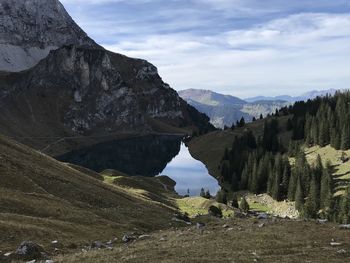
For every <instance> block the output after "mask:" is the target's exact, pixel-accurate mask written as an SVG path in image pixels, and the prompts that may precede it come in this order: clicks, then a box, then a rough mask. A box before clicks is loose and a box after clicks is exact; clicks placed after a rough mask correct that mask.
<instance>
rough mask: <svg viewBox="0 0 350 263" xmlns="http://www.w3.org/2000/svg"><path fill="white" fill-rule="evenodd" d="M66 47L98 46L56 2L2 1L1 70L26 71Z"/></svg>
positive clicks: (0, 3) (34, 0) (0, 13)
mask: <svg viewBox="0 0 350 263" xmlns="http://www.w3.org/2000/svg"><path fill="white" fill-rule="evenodd" d="M69 44H74V45H87V46H91V47H92V46H96V47H97V44H96V43H95V42H94V41H93V40H91V39H90V38H89V37H88V36H87V35H86V33H85V32H84V31H83V30H81V29H80V27H79V26H78V25H77V24H76V23H75V22H74V21H73V19H72V18H71V17H70V16H69V14H68V13H67V12H66V10H65V9H64V7H63V5H62V4H61V3H60V2H59V1H58V0H45V1H44V0H1V2H0V71H10V72H16V71H21V70H25V69H28V68H30V67H32V66H34V65H35V64H37V63H38V62H39V61H40V60H41V59H43V58H45V57H46V56H47V55H48V54H49V52H50V50H53V49H57V48H59V47H61V46H62V45H69Z"/></svg>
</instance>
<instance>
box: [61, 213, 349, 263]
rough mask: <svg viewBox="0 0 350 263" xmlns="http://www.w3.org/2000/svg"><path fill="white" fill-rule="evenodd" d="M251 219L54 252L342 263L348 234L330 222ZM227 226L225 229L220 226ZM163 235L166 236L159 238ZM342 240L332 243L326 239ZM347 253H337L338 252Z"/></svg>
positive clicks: (112, 257)
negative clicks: (78, 250)
mask: <svg viewBox="0 0 350 263" xmlns="http://www.w3.org/2000/svg"><path fill="white" fill-rule="evenodd" d="M260 223H261V221H257V220H255V219H227V220H214V221H213V220H211V222H210V223H209V224H208V225H207V226H206V228H205V229H204V231H201V230H197V229H196V227H194V226H192V227H188V228H178V229H173V230H168V231H161V232H159V231H158V232H155V233H152V234H151V238H150V239H148V240H144V241H136V242H135V243H132V244H130V245H128V246H126V245H122V244H121V245H119V246H117V247H115V248H114V249H113V250H112V251H107V250H101V251H92V252H88V253H78V254H74V255H67V256H59V257H56V258H55V260H56V261H57V262H62V263H63V262H65V263H74V262H86V263H92V262H101V263H104V262H105V263H107V262H109V263H111V262H191V263H194V262H229V263H232V262H236V263H239V262H268V263H271V262H287V263H288V262H315V263H322V262H325V263H329V262H342V263H344V262H347V260H348V259H349V256H350V254H349V251H350V243H349V232H348V231H346V230H340V229H338V228H336V227H335V226H334V225H332V224H326V225H318V224H316V223H314V222H297V221H284V220H283V221H282V220H277V221H275V222H273V221H271V220H269V221H268V222H266V223H265V225H264V226H263V227H259V224H260ZM224 224H227V225H228V227H229V228H223V225H224ZM162 238H164V239H165V240H163V241H162V240H161V239H162ZM332 238H333V239H335V240H336V241H337V242H340V243H342V245H341V246H338V247H332V246H331V245H330V242H331V240H332ZM342 249H343V250H345V251H347V252H345V253H340V252H338V251H340V250H342Z"/></svg>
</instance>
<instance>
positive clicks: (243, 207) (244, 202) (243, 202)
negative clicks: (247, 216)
mask: <svg viewBox="0 0 350 263" xmlns="http://www.w3.org/2000/svg"><path fill="white" fill-rule="evenodd" d="M239 208H240V209H241V210H242V211H244V212H248V211H249V209H250V208H249V204H248V202H247V200H246V199H245V198H244V197H242V199H241V203H240V204H239Z"/></svg>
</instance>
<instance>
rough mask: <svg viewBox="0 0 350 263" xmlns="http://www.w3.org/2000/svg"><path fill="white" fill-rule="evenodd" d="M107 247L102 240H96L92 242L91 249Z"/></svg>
mask: <svg viewBox="0 0 350 263" xmlns="http://www.w3.org/2000/svg"><path fill="white" fill-rule="evenodd" d="M103 248H106V245H105V244H103V243H102V242H101V241H94V242H92V244H91V249H103Z"/></svg>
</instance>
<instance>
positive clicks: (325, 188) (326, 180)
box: [320, 164, 333, 216]
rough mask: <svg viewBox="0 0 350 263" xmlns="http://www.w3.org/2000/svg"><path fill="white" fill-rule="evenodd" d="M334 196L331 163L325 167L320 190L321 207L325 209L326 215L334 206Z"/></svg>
mask: <svg viewBox="0 0 350 263" xmlns="http://www.w3.org/2000/svg"><path fill="white" fill-rule="evenodd" d="M332 198H333V178H332V176H331V174H330V165H329V164H328V165H327V167H326V168H325V169H323V173H322V179H321V190H320V207H321V209H322V210H323V214H324V215H325V216H328V214H329V212H330V210H331V208H332Z"/></svg>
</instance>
